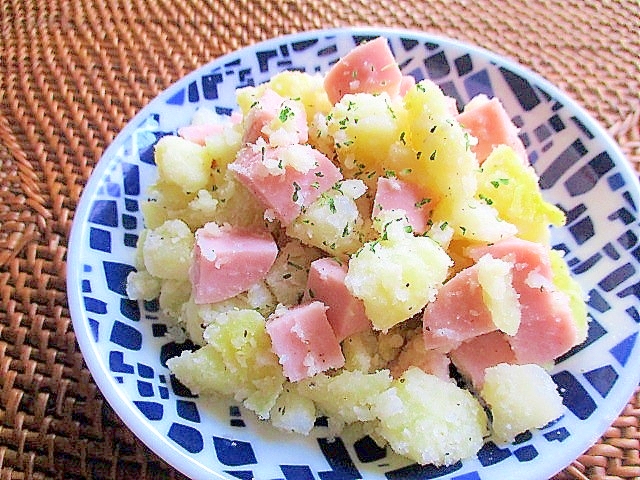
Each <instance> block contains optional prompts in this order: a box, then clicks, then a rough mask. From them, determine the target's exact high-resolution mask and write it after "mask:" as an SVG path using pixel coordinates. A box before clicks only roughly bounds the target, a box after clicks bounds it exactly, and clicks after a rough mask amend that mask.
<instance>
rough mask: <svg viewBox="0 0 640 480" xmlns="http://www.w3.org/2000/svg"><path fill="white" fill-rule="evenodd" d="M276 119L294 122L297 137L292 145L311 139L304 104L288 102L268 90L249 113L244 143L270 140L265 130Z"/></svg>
mask: <svg viewBox="0 0 640 480" xmlns="http://www.w3.org/2000/svg"><path fill="white" fill-rule="evenodd" d="M276 118H280V119H281V120H284V121H286V119H288V118H290V119H291V121H293V122H294V128H295V132H296V135H295V141H293V142H292V143H305V142H306V141H307V140H308V139H309V126H308V125H307V114H306V112H305V111H304V108H303V107H302V104H301V103H299V102H292V101H287V99H286V98H285V97H283V96H281V95H280V94H278V93H276V92H275V91H274V90H272V89H270V88H267V89H265V91H264V92H263V94H262V95H261V96H260V98H259V99H258V101H257V102H256V104H255V105H253V106H252V107H251V108H250V109H249V111H248V112H247V115H246V120H245V135H244V138H243V140H244V142H245V143H255V142H256V141H257V140H258V138H261V137H262V138H264V139H265V140H269V135H267V134H266V133H265V132H264V128H265V127H266V126H267V125H269V124H270V123H271V121H273V120H274V119H276Z"/></svg>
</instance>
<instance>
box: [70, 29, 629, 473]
mask: <svg viewBox="0 0 640 480" xmlns="http://www.w3.org/2000/svg"><path fill="white" fill-rule="evenodd" d="M341 35H342V36H345V37H349V36H351V37H356V36H362V37H367V36H369V37H372V36H380V35H382V36H389V37H394V38H405V37H406V38H410V39H415V40H418V41H420V42H423V43H434V44H438V45H440V46H444V47H448V48H455V49H459V50H464V51H466V52H469V53H470V54H472V55H475V56H479V57H483V58H485V59H487V60H488V61H489V62H491V63H493V64H495V65H498V66H501V67H505V68H507V69H509V70H510V71H512V72H514V73H516V74H517V75H519V76H521V77H522V78H525V79H527V80H528V81H530V82H531V83H532V84H535V85H536V86H537V87H539V88H540V89H542V90H544V91H545V92H546V93H548V94H549V95H550V96H551V97H553V98H554V99H555V100H556V101H558V102H559V103H561V104H562V105H563V106H564V107H566V108H569V109H570V110H571V112H572V113H573V114H574V115H575V117H577V118H578V119H579V121H580V122H581V124H582V126H583V127H584V128H586V129H587V130H588V131H590V132H592V133H593V135H594V136H595V137H596V138H597V139H598V141H599V142H601V144H602V145H603V149H604V150H606V151H607V152H608V153H609V154H610V155H611V157H612V158H613V162H614V163H615V168H616V169H617V171H618V172H619V174H620V175H621V177H622V178H623V180H624V183H625V184H626V185H628V189H629V192H630V197H631V198H630V200H631V203H632V204H634V205H640V193H639V192H640V184H639V183H638V178H637V175H636V173H635V172H634V171H633V169H632V167H631V166H630V164H629V163H628V162H627V161H626V160H625V158H624V155H623V153H622V152H621V151H620V149H619V147H618V146H617V144H616V143H615V142H614V141H613V139H611V137H610V136H609V135H608V133H607V132H606V131H605V130H604V129H603V128H602V127H601V126H600V125H599V124H598V123H597V122H596V121H595V120H594V119H593V118H592V117H591V116H590V114H589V113H587V112H586V110H584V109H583V108H582V107H581V106H579V105H578V104H576V103H575V101H574V100H572V99H571V98H570V97H569V96H568V95H566V94H565V93H563V92H562V91H560V90H559V89H558V88H557V87H555V86H554V85H553V84H551V83H550V82H548V81H547V80H546V79H544V78H542V77H541V76H540V75H538V74H536V73H534V72H532V71H530V70H528V69H526V68H524V67H522V66H521V65H519V64H517V63H516V62H514V61H512V60H509V59H506V58H504V57H502V56H499V55H497V54H495V53H493V52H491V51H489V50H486V49H484V48H481V47H477V46H473V45H470V44H466V43H464V42H460V41H457V40H453V39H450V38H447V37H444V36H439V35H434V34H430V33H425V32H419V31H414V30H404V29H393V28H373V27H356V28H332V29H323V30H312V31H306V32H301V33H295V34H290V35H284V36H280V37H276V38H273V39H270V40H266V41H263V42H259V43H256V44H253V45H250V46H247V47H244V48H242V49H240V50H238V51H235V52H231V53H229V54H226V55H224V56H221V57H218V58H216V59H214V60H212V61H211V62H209V63H207V64H206V65H204V66H202V67H200V68H198V69H197V70H195V71H194V72H191V73H190V74H188V75H186V76H185V77H183V78H182V79H180V80H179V81H177V82H176V83H174V84H173V85H172V86H170V87H169V88H168V89H166V90H165V91H164V92H163V93H162V94H160V95H159V96H158V97H156V98H155V99H154V100H152V101H151V102H150V103H149V104H148V105H147V106H145V107H144V108H143V109H142V110H141V111H140V112H139V113H138V114H137V115H136V116H135V117H134V118H133V119H131V121H130V122H129V123H128V124H127V125H126V126H125V128H124V129H123V130H122V131H121V132H120V133H119V134H118V136H117V137H116V138H115V140H114V141H113V142H112V144H111V145H110V146H109V147H108V148H107V149H106V150H105V152H104V154H103V156H102V158H101V159H100V160H99V162H98V164H97V165H96V167H95V169H94V171H93V173H92V175H91V178H90V179H89V181H88V182H87V184H86V187H85V190H84V192H83V195H82V197H81V199H80V202H79V204H78V207H77V210H76V213H75V218H74V223H73V226H72V230H71V235H70V241H69V250H68V259H67V294H68V303H69V309H70V313H71V317H72V321H73V328H74V331H75V333H76V336H77V340H78V343H79V346H80V349H81V351H82V353H83V356H84V359H85V362H86V364H87V366H88V368H89V371H90V372H91V374H92V376H93V378H94V380H95V382H96V384H97V385H98V387H99V388H100V390H101V392H102V394H103V395H104V396H105V398H106V399H107V401H108V402H109V404H110V405H111V406H112V407H113V409H114V410H115V412H116V413H117V414H118V415H119V416H120V417H121V418H122V420H123V422H124V423H125V424H126V425H127V426H128V427H129V428H130V429H131V430H132V431H133V432H134V433H135V434H136V436H138V437H139V438H140V439H141V440H142V441H143V442H144V443H145V444H146V445H147V446H149V447H150V448H151V449H152V450H153V451H154V452H155V453H157V454H158V455H159V456H160V457H162V458H163V459H164V460H165V461H167V462H168V463H169V464H171V465H172V466H174V467H176V468H178V469H179V470H180V471H182V472H183V473H185V474H187V475H189V476H191V477H193V478H198V477H199V476H201V475H202V474H203V472H207V474H209V475H214V476H216V477H218V478H236V477H235V476H234V477H227V476H226V475H225V474H224V473H223V472H213V471H211V469H210V468H209V467H208V466H206V465H204V464H203V463H201V462H200V461H199V460H197V459H195V458H192V457H189V456H188V455H186V454H185V452H184V451H183V450H182V449H181V448H180V447H179V446H178V445H176V444H175V443H172V442H169V441H167V439H166V437H165V435H163V434H162V433H161V432H159V431H158V430H156V429H154V428H150V427H149V422H148V420H147V418H146V417H145V416H144V415H142V413H141V412H140V410H139V409H136V408H135V406H134V405H133V403H132V402H131V399H130V398H128V397H127V395H126V392H124V391H123V390H122V389H121V388H120V386H119V384H118V383H117V382H116V381H115V380H114V377H113V374H112V373H111V372H110V369H109V366H108V365H106V364H105V362H104V359H103V358H102V355H101V350H100V348H99V344H98V343H97V342H96V341H94V338H93V336H92V332H91V328H90V326H89V323H88V320H87V316H86V312H85V311H84V309H83V308H82V303H83V291H82V281H83V275H82V268H83V265H82V262H81V260H80V255H79V252H81V251H82V249H83V248H84V245H83V242H86V238H85V237H86V235H87V221H88V218H89V214H90V207H91V201H92V198H93V195H94V194H95V190H96V189H97V188H98V187H99V185H100V183H101V179H102V178H103V176H104V175H106V174H107V173H108V171H109V170H110V169H111V168H112V167H113V162H114V159H115V157H116V152H117V151H118V150H119V149H120V148H122V147H123V145H124V144H125V142H126V141H127V139H129V138H130V137H131V136H132V135H133V133H134V132H135V131H136V130H137V129H138V128H140V125H141V123H142V121H143V120H144V119H145V118H147V117H148V116H149V115H151V114H152V113H153V112H154V111H156V110H157V109H158V107H159V106H161V105H162V104H163V103H164V102H166V101H167V100H168V99H170V98H172V97H173V96H174V95H175V94H176V93H177V92H179V91H180V90H182V89H184V88H185V86H186V85H188V84H190V83H191V82H193V81H195V80H196V79H198V78H199V77H200V76H201V75H203V72H209V71H211V70H212V69H213V68H214V67H216V66H221V65H224V64H226V63H228V62H230V61H232V60H234V59H236V58H239V57H240V56H242V55H246V54H247V53H250V52H255V51H257V50H260V49H271V48H276V47H278V46H279V45H281V44H283V43H287V44H291V43H293V42H302V41H305V40H310V39H315V38H319V37H323V38H328V37H332V36H341ZM634 225H635V224H634ZM639 236H640V235H639ZM636 333H637V332H636ZM634 348H635V347H634ZM629 362H631V359H630V360H629ZM633 362H634V363H635V365H636V368H632V367H631V366H630V365H631V363H629V364H628V365H627V367H626V368H625V369H624V376H622V377H621V378H620V379H619V380H618V385H617V392H622V393H624V394H628V395H627V396H626V397H625V396H624V395H622V394H619V395H618V396H617V397H616V398H615V399H611V398H608V399H607V409H606V410H603V409H602V407H599V411H598V414H597V421H595V422H594V420H595V418H592V419H591V422H592V423H594V426H593V427H592V428H591V429H590V430H589V432H590V434H589V435H582V436H581V437H580V441H574V442H573V443H572V447H571V449H570V450H569V449H567V451H566V455H565V456H564V460H565V463H564V464H562V465H560V464H554V465H545V463H542V464H540V463H539V464H536V468H537V471H536V473H534V474H533V475H535V477H531V478H543V477H544V478H547V477H548V476H550V475H553V474H554V473H555V472H556V471H558V470H559V469H561V468H563V466H564V465H566V464H568V463H570V462H571V460H573V459H574V458H576V457H577V456H578V455H579V454H581V453H582V452H583V451H584V450H586V449H587V448H588V447H589V446H591V445H592V444H593V443H594V442H595V441H596V440H597V439H598V437H599V436H600V435H601V434H602V432H604V431H605V429H606V428H607V427H608V426H609V425H610V424H611V423H612V422H613V420H614V419H615V418H616V416H617V415H618V414H619V412H620V411H621V410H622V408H623V407H624V406H625V404H626V402H627V401H628V398H629V396H630V395H631V394H632V392H633V389H634V388H635V386H637V385H638V382H639V381H640V362H639V359H638V358H634V359H633ZM540 475H542V476H540ZM440 477H442V476H441V475H438V478H440ZM422 478H435V477H422ZM442 478H444V477H442ZM446 478H460V479H462V478H463V476H459V477H455V476H453V477H450V476H447V477H446ZM464 478H465V479H467V478H469V479H472V478H477V479H480V478H485V477H481V476H476V477H473V476H464ZM491 478H494V477H491ZM495 478H500V477H499V476H498V477H495Z"/></svg>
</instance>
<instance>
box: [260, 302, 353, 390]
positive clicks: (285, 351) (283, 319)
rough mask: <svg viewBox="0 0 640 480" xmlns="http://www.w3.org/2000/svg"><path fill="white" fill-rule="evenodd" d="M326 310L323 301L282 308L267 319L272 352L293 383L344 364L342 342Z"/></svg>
mask: <svg viewBox="0 0 640 480" xmlns="http://www.w3.org/2000/svg"><path fill="white" fill-rule="evenodd" d="M326 309H327V307H326V306H325V305H324V304H323V303H322V302H310V303H304V304H301V305H297V306H294V307H282V308H278V309H277V310H276V311H275V313H273V314H272V315H271V316H270V317H269V318H268V320H267V324H266V329H267V333H268V334H269V336H270V337H271V344H272V349H273V352H274V353H275V354H276V355H277V356H278V358H279V359H280V364H281V365H282V368H283V371H284V374H285V376H286V377H287V378H288V379H289V380H290V381H292V382H297V381H298V380H302V379H303V378H307V377H311V376H313V375H315V374H317V373H320V372H324V371H326V370H329V369H331V368H340V367H342V366H344V362H345V359H344V356H343V354H342V350H341V348H340V343H339V342H338V340H337V339H336V336H335V334H334V333H333V330H332V328H331V325H330V324H329V321H328V320H327V315H326Z"/></svg>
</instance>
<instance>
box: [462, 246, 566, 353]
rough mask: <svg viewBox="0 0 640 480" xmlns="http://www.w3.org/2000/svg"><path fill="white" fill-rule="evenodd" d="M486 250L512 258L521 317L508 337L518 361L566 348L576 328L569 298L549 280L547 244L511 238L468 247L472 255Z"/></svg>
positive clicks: (494, 254) (508, 258)
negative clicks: (487, 244)
mask: <svg viewBox="0 0 640 480" xmlns="http://www.w3.org/2000/svg"><path fill="white" fill-rule="evenodd" d="M486 253H489V254H491V255H492V256H493V257H495V258H501V259H503V260H507V261H513V262H515V264H514V268H513V287H514V288H515V290H516V292H517V293H518V295H519V300H520V306H521V312H522V318H521V321H520V327H519V328H518V332H517V333H516V334H515V336H513V337H508V340H509V343H510V344H511V348H512V349H513V352H514V353H515V356H516V358H517V360H518V362H519V363H539V364H543V363H546V362H550V361H552V360H554V359H555V358H557V357H559V356H560V355H562V354H564V353H566V352H568V351H569V350H570V349H571V347H573V346H574V345H575V344H576V342H577V339H578V331H577V327H576V324H575V322H574V319H573V313H572V311H571V307H570V304H569V298H568V297H567V296H566V295H565V294H564V293H562V292H560V291H558V290H556V288H555V287H554V285H553V283H552V272H551V264H550V259H549V252H548V249H547V247H544V246H542V245H540V244H537V243H534V242H530V241H527V240H522V239H519V238H511V239H507V240H502V241H500V242H496V243H495V244H493V245H490V246H487V247H480V248H476V249H473V250H472V251H471V255H472V256H473V257H474V258H476V259H477V258H479V257H481V256H482V255H484V254H486Z"/></svg>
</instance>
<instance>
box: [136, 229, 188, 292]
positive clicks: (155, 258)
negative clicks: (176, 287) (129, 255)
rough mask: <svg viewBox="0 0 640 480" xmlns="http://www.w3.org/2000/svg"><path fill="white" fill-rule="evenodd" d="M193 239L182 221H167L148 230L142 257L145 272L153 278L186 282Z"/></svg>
mask: <svg viewBox="0 0 640 480" xmlns="http://www.w3.org/2000/svg"><path fill="white" fill-rule="evenodd" d="M194 243H195V237H194V235H193V233H192V232H191V230H190V229H189V227H188V226H187V224H186V223H184V222H183V221H182V220H167V221H166V222H164V223H163V224H162V225H160V226H159V227H158V228H155V229H153V230H149V231H148V232H147V235H146V236H145V239H144V245H143V256H144V265H145V267H146V269H147V271H148V272H149V273H150V274H151V275H153V276H154V277H159V278H171V279H173V280H187V279H188V278H189V266H190V263H191V250H192V249H193V245H194Z"/></svg>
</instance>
